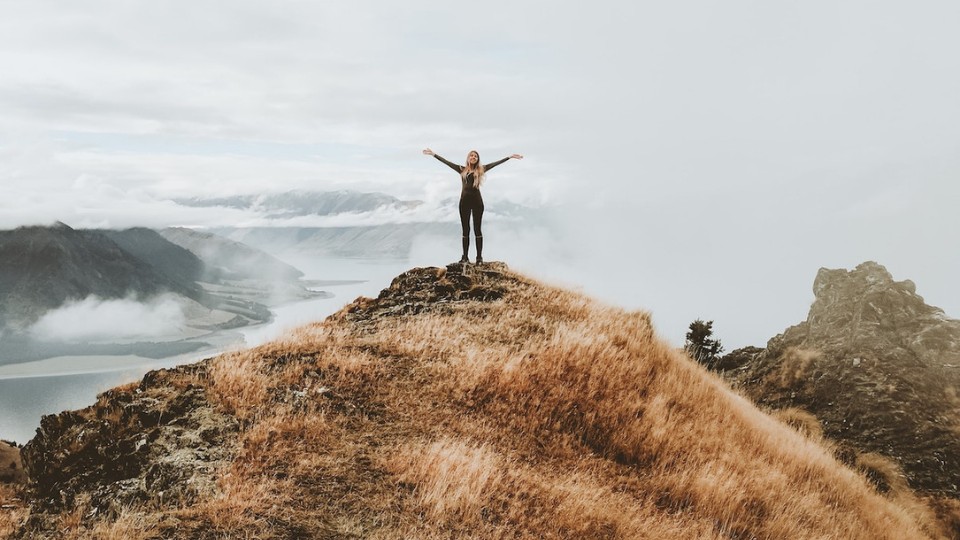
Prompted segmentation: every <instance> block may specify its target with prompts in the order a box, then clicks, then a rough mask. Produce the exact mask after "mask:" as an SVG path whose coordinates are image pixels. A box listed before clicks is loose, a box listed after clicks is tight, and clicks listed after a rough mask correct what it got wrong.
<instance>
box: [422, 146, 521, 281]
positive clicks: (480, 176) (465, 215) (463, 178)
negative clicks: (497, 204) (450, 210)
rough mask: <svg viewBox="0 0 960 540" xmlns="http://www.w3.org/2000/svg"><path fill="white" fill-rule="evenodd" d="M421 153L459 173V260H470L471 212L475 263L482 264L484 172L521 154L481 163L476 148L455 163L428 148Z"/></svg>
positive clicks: (463, 261)
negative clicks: (465, 160)
mask: <svg viewBox="0 0 960 540" xmlns="http://www.w3.org/2000/svg"><path fill="white" fill-rule="evenodd" d="M423 153H424V155H427V156H433V157H435V158H437V159H439V160H440V161H442V162H444V163H445V164H446V165H447V166H448V167H450V168H451V169H453V170H455V171H457V174H459V175H460V184H461V190H460V226H461V227H462V228H463V256H462V257H460V262H462V263H466V262H470V260H469V259H468V258H467V251H468V250H469V249H470V215H471V214H473V234H474V236H476V237H477V264H483V232H482V231H481V230H480V224H481V222H482V221H483V197H481V196H480V185H481V184H483V180H484V174H485V173H486V172H487V171H489V170H490V169H492V168H494V167H496V166H497V165H499V164H501V163H503V162H505V161H507V160H508V159H511V158H513V159H523V156H521V155H520V154H513V155H511V156H510V157H505V158H503V159H501V160H499V161H494V162H493V163H488V164H486V165H481V164H480V154H478V153H477V151H476V150H471V151H470V153H469V154H467V164H466V165H457V164H456V163H453V162H451V161H447V160H446V159H443V158H442V157H440V155H439V154H437V153H436V152H434V151H433V150H431V149H429V148H427V149H426V150H424V151H423Z"/></svg>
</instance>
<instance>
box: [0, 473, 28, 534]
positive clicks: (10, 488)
mask: <svg viewBox="0 0 960 540" xmlns="http://www.w3.org/2000/svg"><path fill="white" fill-rule="evenodd" d="M20 489H21V488H20V487H19V486H14V485H10V484H3V483H0V507H8V508H0V538H7V537H8V536H10V535H12V534H13V532H14V531H15V530H16V529H17V527H19V526H20V524H21V523H23V520H24V519H26V517H27V506H26V505H25V504H24V503H23V501H22V500H21V495H20Z"/></svg>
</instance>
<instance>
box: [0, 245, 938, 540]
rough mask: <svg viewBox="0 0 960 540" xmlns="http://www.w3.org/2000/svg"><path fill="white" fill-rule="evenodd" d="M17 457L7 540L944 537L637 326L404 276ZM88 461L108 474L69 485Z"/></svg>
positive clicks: (513, 278)
mask: <svg viewBox="0 0 960 540" xmlns="http://www.w3.org/2000/svg"><path fill="white" fill-rule="evenodd" d="M188 398H189V399H188ZM168 404H169V405H168ZM218 418H219V419H220V420H217V419H218ZM213 424H224V425H223V426H221V427H216V426H214V425H213ZM192 426H193V427H192ZM191 429H193V430H194V431H193V432H191ZM80 433H83V436H78V435H79V434H80ZM90 441H94V442H90ZM23 454H24V461H25V464H26V465H27V467H28V470H29V471H30V472H31V475H32V478H31V481H32V482H33V487H32V499H31V502H32V504H33V510H31V513H30V515H29V516H26V515H19V516H18V517H17V518H16V520H14V521H17V522H18V523H20V524H19V525H11V527H14V528H18V530H19V532H18V534H20V535H22V536H25V537H33V536H36V537H45V536H50V537H53V536H57V537H67V538H70V537H71V535H72V537H92V536H96V537H103V538H381V539H409V538H421V539H434V538H436V539H440V538H444V539H446V538H450V539H452V538H590V539H593V538H651V539H671V538H683V539H690V538H697V539H710V538H769V539H788V538H789V539H804V538H818V539H823V538H835V539H844V540H847V539H857V538H863V539H870V540H876V539H896V540H902V539H911V538H940V537H946V535H947V534H948V533H945V532H943V531H940V530H939V529H938V525H937V523H936V521H935V518H934V516H933V514H932V513H931V512H930V511H929V510H927V509H926V507H925V506H923V504H922V503H921V501H920V500H918V499H916V498H913V497H911V496H909V494H908V493H899V494H897V495H890V496H888V497H884V496H882V495H880V494H878V493H877V492H876V491H875V490H874V489H873V488H872V487H871V485H870V484H869V483H868V482H867V481H866V480H865V479H864V478H863V477H861V476H860V475H858V474H857V473H855V472H853V471H852V470H850V469H847V468H845V467H844V466H842V465H840V464H839V463H838V462H837V461H836V460H835V459H834V458H833V457H832V456H831V454H830V451H829V450H828V449H827V448H826V447H825V446H823V445H822V444H820V442H818V441H817V440H814V439H810V438H806V437H805V436H803V435H801V434H800V433H798V432H797V431H794V430H793V429H791V428H789V427H787V426H786V425H784V424H781V423H779V422H777V421H776V420H774V419H772V418H771V417H769V416H767V415H766V414H764V413H763V412H761V411H760V410H758V409H757V408H756V407H754V406H753V405H752V404H751V403H749V402H748V401H746V400H745V399H743V398H741V397H739V396H738V395H736V394H734V393H732V392H731V391H730V390H729V389H728V388H727V387H726V386H725V385H724V383H722V382H721V381H720V380H719V379H718V378H716V377H715V376H713V375H711V374H709V373H707V372H706V371H704V370H703V369H702V368H701V367H699V366H698V365H696V364H695V363H693V362H692V361H690V360H689V359H687V358H686V357H685V356H683V355H682V354H681V353H679V352H677V351H676V350H674V349H672V348H671V347H670V346H669V345H668V344H666V343H665V342H663V341H660V340H659V339H658V338H657V337H656V336H655V334H654V332H653V329H652V327H651V324H650V318H649V316H648V314H646V313H643V312H626V311H623V310H621V309H617V308H612V307H609V306H606V305H603V304H600V303H597V302H595V301H593V300H591V299H590V298H587V297H585V296H583V295H580V294H577V293H573V292H570V291H566V290H562V289H557V288H552V287H548V286H545V285H543V284H540V283H537V282H535V281H532V280H530V279H528V278H525V277H523V276H521V275H518V274H515V273H513V272H511V271H509V270H507V269H506V268H505V267H504V266H502V265H497V264H494V265H487V266H483V267H468V268H466V269H462V268H461V267H460V266H459V265H456V266H450V267H448V268H447V269H442V268H425V269H415V270H412V271H410V272H408V273H406V274H403V275H401V276H399V277H398V278H396V279H395V280H394V282H393V284H392V285H391V287H390V288H389V289H385V290H384V291H383V292H382V293H381V295H380V297H379V298H377V299H358V300H357V301H356V302H354V303H352V304H350V305H348V306H346V307H344V308H343V309H342V310H341V311H340V312H339V313H337V314H335V315H334V316H332V317H330V318H329V319H327V320H326V321H324V322H320V323H316V324H313V325H310V326H306V327H303V328H300V329H298V330H296V331H294V332H292V333H290V334H289V335H288V336H287V337H286V338H284V339H281V340H279V341H276V342H274V343H271V344H268V345H264V346H262V347H259V348H256V349H252V350H247V351H240V352H235V353H231V354H226V355H223V356H220V357H217V358H214V359H212V360H209V361H206V362H205V363H203V364H201V365H199V366H191V367H186V368H181V369H178V370H173V371H171V372H165V373H157V374H151V375H148V377H147V378H145V379H144V381H143V382H142V383H141V384H139V385H138V386H134V385H131V386H129V387H126V388H121V389H117V390H114V391H111V392H109V393H107V394H104V395H103V396H101V399H100V401H99V402H98V404H97V405H95V406H94V407H92V408H90V409H87V410H85V411H79V412H77V413H64V414H63V415H60V416H59V417H56V418H53V417H49V418H48V419H46V420H45V421H44V425H43V427H42V429H41V433H40V434H39V435H38V437H37V438H35V439H34V440H33V441H31V443H30V444H28V445H27V447H26V448H25V449H24V452H23ZM98 455H101V456H111V457H110V459H109V460H107V459H104V460H103V461H110V462H118V463H123V464H124V472H122V473H116V474H109V473H108V472H109V470H111V469H109V466H108V467H107V470H106V471H105V472H104V473H103V474H100V473H98V474H94V475H90V474H88V475H87V478H86V480H83V481H80V480H77V479H78V478H82V477H83V476H84V474H83V472H84V471H85V470H86V471H89V470H90V467H94V468H95V467H97V466H100V467H103V466H104V463H100V464H99V465H98V464H97V458H96V456H98ZM71 456H79V457H71ZM81 458H82V459H81ZM177 460H180V461H177ZM178 464H179V465H178ZM72 467H79V469H76V470H74V469H72ZM178 467H179V468H178ZM112 470H116V468H114V469H112ZM121 477H122V478H121ZM889 497H893V498H889ZM8 521H10V518H8ZM2 523H3V521H0V524H2ZM24 523H25V524H24ZM60 530H63V531H66V532H63V533H60V532H58V531H60Z"/></svg>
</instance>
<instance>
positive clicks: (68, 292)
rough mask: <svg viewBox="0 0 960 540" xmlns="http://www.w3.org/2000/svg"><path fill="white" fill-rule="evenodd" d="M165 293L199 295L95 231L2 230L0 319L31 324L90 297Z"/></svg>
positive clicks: (60, 226)
mask: <svg viewBox="0 0 960 540" xmlns="http://www.w3.org/2000/svg"><path fill="white" fill-rule="evenodd" d="M162 292H174V293H178V294H181V295H184V296H187V297H196V296H197V294H198V292H197V290H196V289H194V288H188V287H187V286H185V285H183V284H182V283H180V282H178V281H176V280H173V279H171V278H169V277H168V276H166V275H164V274H161V273H160V272H158V271H157V270H155V269H154V268H153V267H151V266H150V265H149V264H147V263H146V262H144V261H143V260H141V259H139V258H137V257H135V256H133V255H131V254H130V253H128V252H126V251H125V250H124V249H122V248H121V247H120V246H118V245H117V244H116V243H115V242H113V241H112V240H111V239H110V238H108V237H107V236H105V235H104V234H102V233H100V232H97V231H77V230H74V229H71V228H70V227H68V226H67V225H64V224H62V223H60V224H58V225H56V226H54V227H20V228H18V229H15V230H12V231H0V323H2V322H3V321H4V320H6V321H8V322H11V323H21V324H22V323H30V322H32V321H34V320H35V319H36V318H37V317H38V316H40V315H41V314H42V313H44V312H45V311H47V310H48V309H52V308H56V307H59V306H61V305H63V303H64V302H66V301H68V300H81V299H83V298H86V297H87V296H90V295H95V296H98V297H100V298H104V299H107V298H125V297H127V296H136V297H140V298H145V297H149V296H152V295H155V294H159V293H162Z"/></svg>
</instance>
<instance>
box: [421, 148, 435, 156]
mask: <svg viewBox="0 0 960 540" xmlns="http://www.w3.org/2000/svg"><path fill="white" fill-rule="evenodd" d="M423 155H425V156H432V155H433V150H431V149H429V148H426V149H424V150H423Z"/></svg>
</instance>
